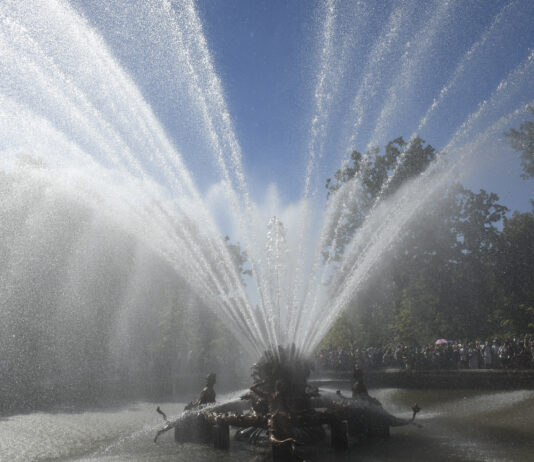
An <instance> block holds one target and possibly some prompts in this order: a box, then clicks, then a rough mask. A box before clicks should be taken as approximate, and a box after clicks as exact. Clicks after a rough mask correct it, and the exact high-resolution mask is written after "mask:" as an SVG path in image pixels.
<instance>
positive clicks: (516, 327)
mask: <svg viewBox="0 0 534 462" xmlns="http://www.w3.org/2000/svg"><path fill="white" fill-rule="evenodd" d="M498 257H499V258H498V264H497V276H498V279H499V282H500V284H501V289H502V297H501V304H500V306H498V307H497V310H496V313H495V315H494V317H493V319H494V321H495V322H496V324H497V325H496V328H497V329H499V330H500V331H501V332H502V333H506V334H509V335H514V334H519V333H522V332H524V331H525V330H528V331H529V332H534V213H532V212H530V213H519V212H515V213H514V214H513V216H512V218H510V219H505V220H504V225H503V230H502V236H501V241H500V246H499V254H498Z"/></svg>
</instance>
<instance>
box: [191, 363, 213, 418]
mask: <svg viewBox="0 0 534 462" xmlns="http://www.w3.org/2000/svg"><path fill="white" fill-rule="evenodd" d="M216 382H217V375H216V374H215V373H214V372H212V373H210V374H208V375H207V376H206V386H205V387H204V388H203V389H202V391H201V392H200V395H199V396H198V398H197V399H196V400H195V401H191V402H190V403H189V404H188V405H187V406H185V408H184V410H185V411H190V410H192V409H196V408H198V407H199V406H202V405H204V404H211V403H214V402H215V396H216V394H215V388H214V385H215V383H216Z"/></svg>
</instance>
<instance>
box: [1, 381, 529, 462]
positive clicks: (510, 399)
mask: <svg viewBox="0 0 534 462" xmlns="http://www.w3.org/2000/svg"><path fill="white" fill-rule="evenodd" d="M372 394H374V396H376V397H377V398H378V399H379V400H381V401H382V403H383V404H384V406H385V407H386V408H387V409H388V410H390V411H391V412H393V413H395V414H397V415H405V416H409V415H410V411H409V409H410V406H411V405H412V404H413V403H414V402H418V403H419V404H420V405H421V407H422V408H423V411H422V412H421V413H420V414H419V416H418V420H419V423H421V424H423V428H417V427H414V426H408V427H401V428H393V429H392V433H391V437H390V438H389V439H388V440H387V441H383V442H376V443H374V444H369V445H366V446H364V447H354V448H352V449H351V450H350V451H349V452H348V453H346V454H336V455H334V454H332V453H330V452H329V450H328V449H326V450H325V451H323V452H321V453H315V454H310V457H311V460H316V461H321V460H324V461H327V460H339V461H349V460H355V458H357V459H358V460H360V461H429V460H432V461H433V462H437V461H451V460H452V461H531V460H532V454H534V391H510V392H477V391H473V390H467V391H461V390H452V391H448V390H399V389H383V390H374V391H372ZM162 407H163V409H164V410H165V411H166V412H167V413H168V414H172V413H178V412H179V411H180V410H181V409H182V408H183V403H167V404H165V405H162ZM161 423H162V421H161V418H160V417H159V416H158V415H157V414H156V412H155V405H154V404H148V403H136V404H135V405H132V406H130V407H127V408H120V409H106V410H91V411H76V412H65V411H58V412H47V413H41V412H39V413H33V414H26V415H16V416H11V417H6V418H3V419H0V460H2V461H4V460H5V461H25V462H26V461H32V460H40V461H41V460H42V461H52V460H62V461H188V462H195V461H206V460H207V461H211V460H213V461H217V462H225V461H228V462H230V461H254V462H256V461H258V462H259V461H263V460H269V457H268V452H267V453H266V451H265V450H262V449H255V448H251V447H249V446H248V445H246V444H241V443H239V444H237V443H234V444H233V445H232V449H231V452H230V453H226V452H222V451H215V450H213V449H211V448H209V447H205V446H201V445H195V444H186V445H183V446H179V445H177V444H175V443H174V440H173V435H172V432H169V433H167V434H165V435H163V436H162V437H161V439H160V440H159V441H158V444H154V443H153V442H152V438H153V437H154V434H155V431H156V429H158V428H160V426H161Z"/></svg>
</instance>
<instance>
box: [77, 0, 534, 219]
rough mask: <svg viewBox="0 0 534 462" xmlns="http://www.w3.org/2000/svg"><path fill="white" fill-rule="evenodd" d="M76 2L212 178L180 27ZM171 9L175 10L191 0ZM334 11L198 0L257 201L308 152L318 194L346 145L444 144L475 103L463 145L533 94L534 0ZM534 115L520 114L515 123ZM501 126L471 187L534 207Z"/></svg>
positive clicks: (202, 175)
mask: <svg viewBox="0 0 534 462" xmlns="http://www.w3.org/2000/svg"><path fill="white" fill-rule="evenodd" d="M152 3H154V2H152ZM155 3H158V4H159V3H161V2H155ZM163 3H165V2H163ZM74 4H75V5H78V9H79V10H80V11H82V13H83V14H84V15H85V16H86V17H87V19H88V20H89V22H90V23H92V25H93V26H94V27H95V28H96V29H98V30H99V32H100V33H101V34H102V36H103V38H104V40H105V41H106V44H107V45H108V46H109V48H110V50H111V51H112V53H113V54H114V55H115V56H116V58H117V59H118V60H119V61H120V62H121V64H122V65H123V67H124V68H125V69H126V70H127V72H129V74H130V75H131V76H132V78H133V79H134V81H135V82H136V84H137V86H138V87H139V89H140V90H141V92H142V93H143V95H144V97H145V99H146V100H147V101H148V103H149V104H150V105H151V107H152V109H153V111H154V112H155V114H156V116H157V117H158V119H159V120H160V122H161V123H162V125H163V126H164V128H165V130H166V132H167V134H168V136H169V137H170V139H171V140H172V141H173V143H174V144H175V145H176V146H177V148H178V149H179V151H180V152H181V153H182V155H183V157H184V159H185V161H186V163H187V165H188V166H190V168H191V170H192V171H193V173H194V176H195V179H196V181H197V183H198V184H199V186H200V187H201V188H204V189H206V188H207V187H208V186H209V185H210V184H213V182H215V181H217V172H216V169H214V168H213V166H212V165H211V164H210V162H211V161H210V160H209V158H210V149H211V148H210V146H209V145H208V143H207V142H206V130H205V128H203V127H202V126H201V125H202V124H201V123H200V122H199V116H198V114H197V113H198V107H197V106H198V104H197V100H195V98H194V97H193V96H191V94H189V95H188V96H187V95H186V96H184V95H185V94H186V93H187V91H185V90H184V88H185V87H187V84H188V82H187V79H188V77H184V76H183V75H182V74H181V72H182V68H183V63H182V62H181V61H180V59H182V58H183V57H182V58H180V56H181V54H180V50H176V49H175V48H173V47H176V45H175V43H174V40H175V36H176V34H177V33H181V31H180V28H181V27H182V26H183V24H182V25H180V21H178V23H177V25H174V26H172V27H170V26H169V25H168V24H167V23H166V22H165V21H166V19H165V18H163V19H162V20H161V21H162V22H158V21H159V19H158V17H157V15H156V14H155V13H154V14H153V11H152V10H151V11H149V13H150V14H153V15H154V18H153V19H151V20H149V19H147V18H146V15H147V12H146V11H144V10H143V8H145V7H144V6H143V5H144V3H143V2H142V1H140V2H135V1H133V2H128V1H126V2H121V1H118V2H116V3H113V4H109V3H108V2H106V1H103V0H102V1H100V0H96V1H95V2H91V3H90V4H87V3H85V2H82V1H76V0H74ZM169 5H171V8H172V9H173V11H174V14H175V15H177V16H180V14H181V10H182V9H183V8H184V6H183V3H182V2H181V1H172V2H170V3H169ZM328 6H329V4H328V2H327V1H326V0H325V1H316V2H314V1H304V0H300V1H281V0H275V1H273V0H270V1H267V0H257V1H248V0H225V1H216V0H198V1H197V2H196V3H195V8H196V11H197V13H198V16H199V18H200V20H201V23H202V31H203V33H204V36H205V39H206V43H207V48H208V50H209V53H210V55H211V59H212V63H213V66H214V70H215V73H216V76H217V77H218V79H219V82H220V85H221V87H222V92H223V96H224V102H225V105H226V107H227V109H228V112H229V114H230V117H231V120H232V122H233V127H234V129H235V135H236V137H237V140H238V141H239V143H240V146H241V149H242V155H243V165H244V169H245V172H246V176H247V181H248V184H249V186H250V190H251V193H252V196H253V198H254V199H255V200H257V201H261V200H262V199H263V197H264V195H265V191H266V190H267V188H268V187H269V185H271V184H273V183H274V184H276V186H277V188H278V191H279V193H280V195H281V197H282V200H283V201H284V202H294V201H296V200H298V198H299V197H301V195H302V191H303V188H304V178H305V172H306V167H307V163H308V160H309V155H310V152H311V151H313V152H314V153H315V155H316V156H317V157H318V158H320V161H319V162H318V164H317V167H316V168H315V169H314V171H313V175H312V176H313V179H312V188H315V189H314V191H317V195H318V197H319V196H321V197H323V196H324V188H323V185H324V180H325V179H326V178H327V177H329V176H331V175H332V174H333V173H334V172H335V170H336V169H337V168H338V167H339V165H340V162H341V161H342V159H343V158H344V157H347V155H348V154H349V153H350V150H351V149H354V148H357V149H359V150H361V151H365V150H366V147H367V146H370V145H375V144H379V145H381V146H383V145H384V143H386V142H387V141H389V140H391V139H393V138H395V137H397V136H400V135H402V136H404V137H405V138H409V137H410V135H412V134H414V133H418V134H419V135H420V136H421V137H423V138H424V139H425V140H426V141H427V142H429V143H430V144H432V145H433V146H435V147H436V148H438V149H441V148H443V147H444V146H446V145H447V144H448V143H449V141H450V140H451V137H452V136H453V135H454V133H455V132H456V131H457V130H458V129H459V128H460V127H461V125H462V124H463V123H464V122H465V121H466V120H467V119H468V118H469V116H470V115H471V114H473V113H476V112H477V110H478V109H479V108H480V105H484V104H485V105H486V106H487V107H486V108H485V109H484V111H483V112H482V114H480V117H477V118H476V120H475V121H474V123H473V124H472V125H469V126H468V128H470V129H471V128H472V130H471V132H470V134H469V135H468V136H467V138H466V140H469V139H473V138H474V137H475V136H476V135H477V134H480V133H482V132H483V131H484V130H485V129H487V128H488V127H490V126H492V124H495V123H496V122H497V121H498V120H499V118H500V117H503V116H505V115H507V114H509V113H510V112H512V111H514V110H516V109H518V108H520V107H522V106H524V105H525V104H527V103H529V102H532V101H534V85H532V83H531V82H533V81H534V69H533V67H534V66H532V65H530V64H529V62H530V61H528V57H529V55H531V53H532V50H533V48H534V2H530V1H487V0H473V1H469V2H465V1H450V2H443V1H433V2H431V1H423V0H421V1H379V2H377V1H370V0H369V1H358V0H354V1H348V0H347V1H334V2H332V3H331V6H332V9H331V10H329V9H328ZM145 9H146V8H145ZM142 10H143V11H144V12H143V11H142ZM153 10H154V11H155V9H153ZM158 14H159V13H158ZM329 14H330V16H329ZM328 18H330V20H331V23H330V25H331V29H330V32H329V33H328V34H326V35H325V27H326V25H327V24H328V20H329V19H328ZM173 27H175V28H176V30H172V28H173ZM177 31H178V32H177ZM327 39H328V40H327ZM173 53H174V54H173ZM177 57H178V58H177ZM531 61H532V60H531ZM197 64H198V63H197ZM200 77H201V78H204V77H205V75H204V74H202V70H201V71H200ZM321 78H322V80H321ZM503 82H504V84H505V85H504V86H503ZM321 83H322V86H320V84H321ZM500 84H501V87H499V85H500ZM318 90H319V91H318ZM444 90H445V93H444V96H443V97H442V98H441V99H440V94H441V93H443V92H444ZM316 94H319V97H317V96H316ZM355 101H356V103H355ZM436 101H437V102H438V104H437V107H436V108H435V109H434V110H432V111H431V112H430V115H429V117H428V120H427V122H426V123H425V124H424V126H423V127H422V128H421V129H420V130H419V129H418V126H419V125H420V123H421V120H422V118H423V116H424V115H425V113H426V112H427V111H428V109H429V108H430V107H431V105H432V103H433V102H436ZM485 101H486V102H485ZM358 111H359V112H358ZM358 116H360V118H361V120H360V122H358V123H357V127H356V128H355V121H356V120H357V117H358ZM314 118H316V121H317V120H318V122H317V123H316V125H315V135H314V125H313V120H314ZM527 118H528V115H523V114H519V115H517V116H516V117H514V118H512V119H510V124H509V125H512V126H518V125H519V123H520V122H521V121H522V120H525V119H527ZM505 125H506V124H505ZM503 126H504V125H503ZM503 131H504V129H503V130H500V131H498V133H497V135H495V136H494V138H495V139H496V142H495V143H493V148H492V149H488V145H487V143H486V145H484V146H478V147H477V149H476V152H475V153H474V154H472V155H471V157H470V159H469V165H470V166H471V169H470V170H469V172H468V173H467V174H466V177H465V178H464V182H465V183H466V184H467V186H469V187H472V188H474V189H478V188H485V189H487V190H491V191H495V192H497V193H498V194H499V195H500V196H501V201H502V202H503V203H504V204H506V205H508V206H509V207H510V208H512V209H517V208H519V209H521V210H528V209H530V202H529V200H530V199H534V195H533V189H534V185H533V181H531V180H530V181H523V180H521V179H520V178H519V174H520V167H519V162H518V160H517V156H515V155H513V154H512V153H511V152H510V150H509V149H508V147H507V145H506V143H505V141H503V140H502V138H503V137H502V132H503ZM497 138H500V139H501V141H500V144H498V143H497V141H498V140H497Z"/></svg>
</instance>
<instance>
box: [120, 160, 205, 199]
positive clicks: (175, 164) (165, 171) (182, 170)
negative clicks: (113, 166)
mask: <svg viewBox="0 0 534 462" xmlns="http://www.w3.org/2000/svg"><path fill="white" fill-rule="evenodd" d="M174 160H175V165H176V157H175V159H174ZM134 162H135V160H134ZM115 163H116V159H115ZM134 165H135V164H134ZM138 171H139V169H138ZM181 171H183V169H181ZM165 172H167V169H165ZM175 184H176V183H175ZM190 185H191V184H190ZM197 197H198V196H197Z"/></svg>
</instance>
